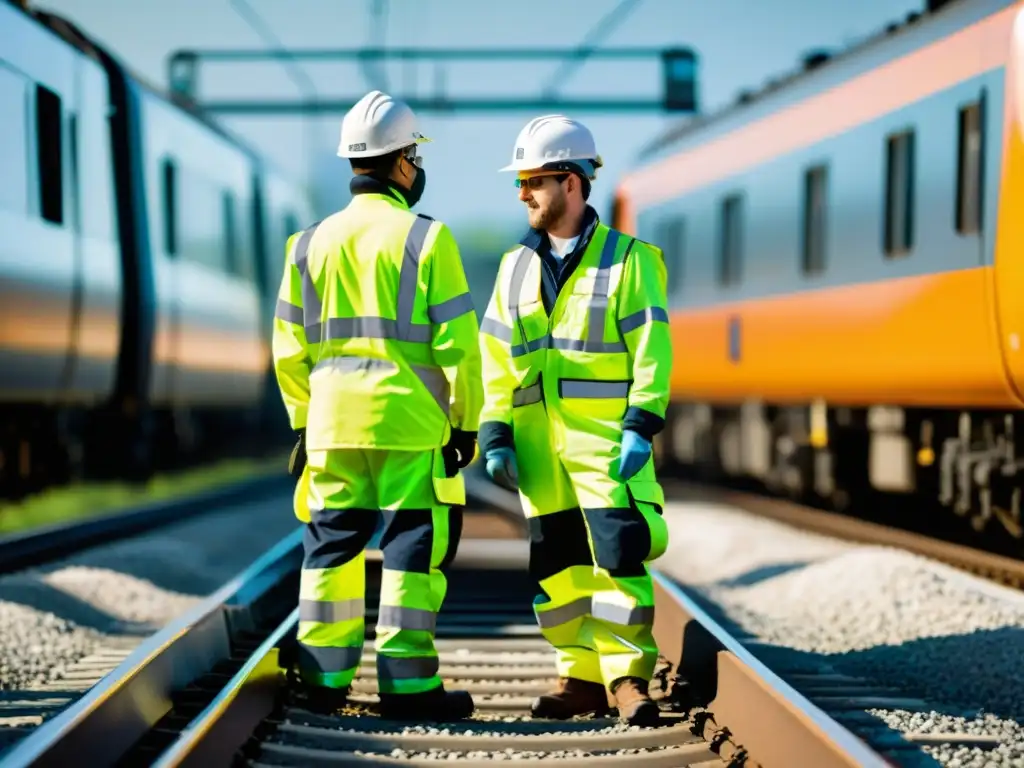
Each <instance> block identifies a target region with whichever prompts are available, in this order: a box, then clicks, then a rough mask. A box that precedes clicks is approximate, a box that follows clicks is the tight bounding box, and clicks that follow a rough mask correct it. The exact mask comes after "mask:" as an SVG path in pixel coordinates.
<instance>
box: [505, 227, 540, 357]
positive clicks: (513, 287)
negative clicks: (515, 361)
mask: <svg viewBox="0 0 1024 768" xmlns="http://www.w3.org/2000/svg"><path fill="white" fill-rule="evenodd" d="M533 255H534V252H533V251H532V250H531V249H529V248H527V247H526V246H525V245H524V246H523V247H522V248H520V249H519V255H518V256H516V264H515V267H514V268H513V269H512V282H511V283H510V284H509V289H508V308H509V311H510V312H511V313H512V322H514V323H515V324H516V326H517V327H518V328H519V338H520V339H522V340H523V341H524V342H525V340H526V329H525V328H523V320H522V317H521V316H520V313H519V300H520V298H521V295H522V292H523V283H524V282H525V281H526V272H527V270H529V268H530V257H531V256H533ZM517 346H519V345H517ZM513 356H515V352H514V351H513Z"/></svg>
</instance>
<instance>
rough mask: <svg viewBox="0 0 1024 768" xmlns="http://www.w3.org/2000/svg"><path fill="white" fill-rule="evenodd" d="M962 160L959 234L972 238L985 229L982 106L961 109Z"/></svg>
mask: <svg viewBox="0 0 1024 768" xmlns="http://www.w3.org/2000/svg"><path fill="white" fill-rule="evenodd" d="M959 123H960V126H959V158H958V163H957V166H958V167H957V185H956V190H957V193H956V231H957V232H959V233H960V234H962V235H969V234H972V233H974V232H978V231H980V230H981V192H982V176H983V174H984V169H983V167H982V151H981V149H982V147H981V143H982V136H981V104H980V103H977V102H976V103H974V104H970V105H968V106H966V107H963V108H962V109H961V110H960V115H959Z"/></svg>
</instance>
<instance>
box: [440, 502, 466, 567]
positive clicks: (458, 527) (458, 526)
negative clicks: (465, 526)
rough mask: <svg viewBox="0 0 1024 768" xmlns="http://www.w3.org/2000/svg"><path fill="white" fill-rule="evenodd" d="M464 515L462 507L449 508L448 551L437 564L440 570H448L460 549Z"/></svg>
mask: <svg viewBox="0 0 1024 768" xmlns="http://www.w3.org/2000/svg"><path fill="white" fill-rule="evenodd" d="M462 515H463V512H462V507H450V508H449V509H448V551H447V552H445V555H444V558H442V560H441V563H440V565H438V566H437V568H438V570H440V571H444V570H446V569H447V568H448V566H449V565H451V564H452V560H454V559H455V555H456V553H458V551H459V542H460V541H462Z"/></svg>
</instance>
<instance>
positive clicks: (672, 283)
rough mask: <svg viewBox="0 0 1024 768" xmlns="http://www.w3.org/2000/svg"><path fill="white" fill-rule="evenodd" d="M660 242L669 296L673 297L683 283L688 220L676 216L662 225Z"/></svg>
mask: <svg viewBox="0 0 1024 768" xmlns="http://www.w3.org/2000/svg"><path fill="white" fill-rule="evenodd" d="M659 240H660V242H658V243H656V244H657V245H659V246H661V250H662V253H664V254H665V270H666V272H667V273H668V295H669V296H673V295H675V293H676V292H677V291H678V290H679V288H680V286H682V283H683V260H684V258H685V253H686V219H685V218H683V217H682V216H676V217H674V218H671V219H669V220H667V221H665V222H664V223H663V224H662V225H661V234H660V238H659Z"/></svg>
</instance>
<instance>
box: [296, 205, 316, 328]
mask: <svg viewBox="0 0 1024 768" xmlns="http://www.w3.org/2000/svg"><path fill="white" fill-rule="evenodd" d="M319 226H320V222H319V221H318V222H317V223H316V224H314V225H313V226H312V227H310V228H309V229H307V230H305V231H303V233H302V234H301V235H299V240H298V242H296V243H295V252H294V254H293V255H292V258H293V260H294V261H295V267H296V269H298V270H299V275H300V276H301V278H302V317H303V322H302V324H303V325H304V326H306V327H307V328H308V327H309V326H310V325H313V324H314V323H319V322H320V318H321V317H322V315H323V305H322V304H321V303H320V297H319V296H318V295H317V292H316V285H315V284H314V283H313V276H312V275H311V274H310V273H309V243H310V241H311V240H312V239H313V234H314V233H315V232H316V229H317V227H319ZM306 340H307V341H308V340H309V336H308V334H307V336H306Z"/></svg>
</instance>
